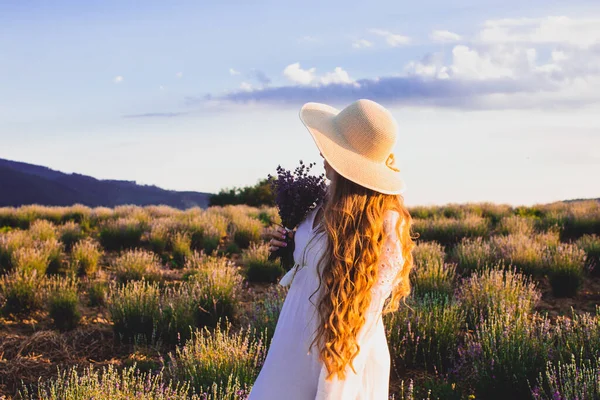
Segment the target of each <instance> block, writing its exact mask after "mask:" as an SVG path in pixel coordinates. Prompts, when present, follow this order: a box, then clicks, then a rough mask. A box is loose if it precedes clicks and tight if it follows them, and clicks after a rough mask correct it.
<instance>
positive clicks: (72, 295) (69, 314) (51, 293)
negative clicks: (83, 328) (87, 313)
mask: <svg viewBox="0 0 600 400" xmlns="http://www.w3.org/2000/svg"><path fill="white" fill-rule="evenodd" d="M48 284H49V288H48V289H47V290H48V293H47V296H48V298H47V307H48V313H49V315H50V318H52V320H53V321H54V326H55V327H56V328H58V329H59V330H61V331H66V330H71V329H73V328H75V327H76V326H77V324H78V323H79V320H80V319H81V312H80V311H79V295H78V292H77V285H78V282H77V280H76V279H71V278H67V279H65V278H62V277H61V278H58V277H55V278H52V279H50V280H49V282H48Z"/></svg>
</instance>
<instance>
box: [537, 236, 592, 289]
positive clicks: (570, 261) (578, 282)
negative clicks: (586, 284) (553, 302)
mask: <svg viewBox="0 0 600 400" xmlns="http://www.w3.org/2000/svg"><path fill="white" fill-rule="evenodd" d="M544 263H545V264H546V268H547V272H548V278H549V279H550V285H551V286H552V294H553V295H554V296H555V297H573V296H575V295H576V294H577V292H578V291H579V289H580V288H581V287H582V285H583V279H584V272H585V271H584V266H585V251H583V250H582V249H580V248H579V247H578V246H577V245H574V244H564V245H560V246H559V247H558V248H556V249H554V250H548V251H546V252H545V254H544Z"/></svg>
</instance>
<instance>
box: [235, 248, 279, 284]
mask: <svg viewBox="0 0 600 400" xmlns="http://www.w3.org/2000/svg"><path fill="white" fill-rule="evenodd" d="M242 264H243V265H244V266H245V269H244V275H245V277H246V279H247V280H248V281H249V282H267V283H276V282H277V281H278V280H279V278H281V277H282V276H283V274H284V273H285V270H284V269H283V268H282V267H281V264H280V263H279V261H277V260H273V261H271V260H269V245H268V244H266V243H262V244H259V243H256V242H252V243H251V244H250V247H248V248H247V249H245V250H243V251H242Z"/></svg>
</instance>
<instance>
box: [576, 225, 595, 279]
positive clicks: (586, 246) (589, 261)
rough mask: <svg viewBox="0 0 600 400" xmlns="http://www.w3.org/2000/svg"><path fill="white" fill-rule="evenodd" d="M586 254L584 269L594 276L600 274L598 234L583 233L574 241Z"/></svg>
mask: <svg viewBox="0 0 600 400" xmlns="http://www.w3.org/2000/svg"><path fill="white" fill-rule="evenodd" d="M576 244H577V246H579V248H581V249H583V251H585V254H586V269H587V270H588V271H590V272H591V273H592V275H594V276H600V236H598V235H583V236H582V237H580V238H579V239H577V242H576Z"/></svg>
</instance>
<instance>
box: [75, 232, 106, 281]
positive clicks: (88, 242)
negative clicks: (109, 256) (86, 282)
mask: <svg viewBox="0 0 600 400" xmlns="http://www.w3.org/2000/svg"><path fill="white" fill-rule="evenodd" d="M102 253H103V252H102V249H101V248H100V246H99V245H98V243H97V242H95V241H94V240H92V239H90V238H87V239H84V240H80V241H79V242H77V243H76V244H75V245H74V246H73V249H72V251H71V269H72V271H74V272H75V273H76V274H77V275H80V276H81V275H85V276H93V275H95V274H96V272H97V271H98V261H99V260H100V257H101V256H102Z"/></svg>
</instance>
